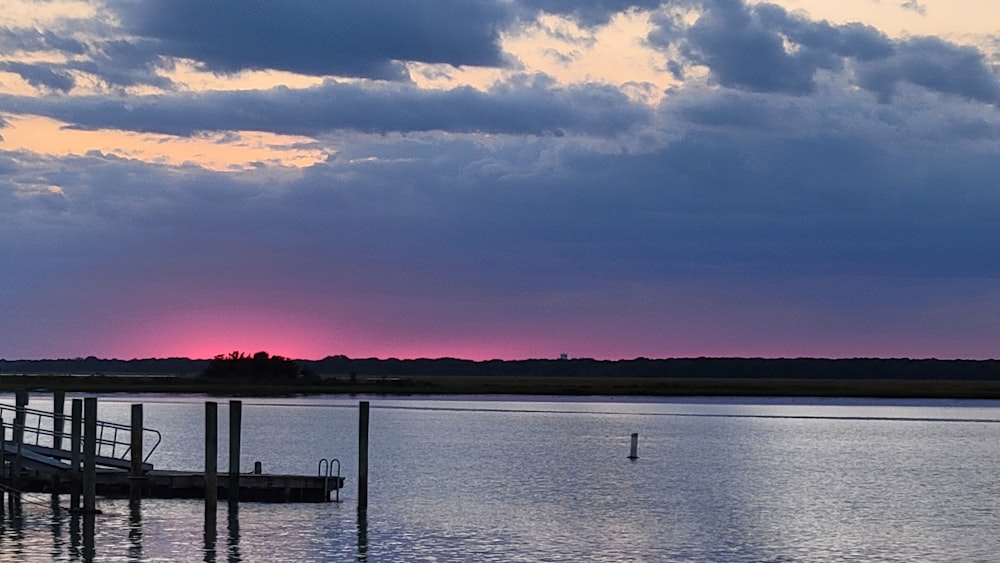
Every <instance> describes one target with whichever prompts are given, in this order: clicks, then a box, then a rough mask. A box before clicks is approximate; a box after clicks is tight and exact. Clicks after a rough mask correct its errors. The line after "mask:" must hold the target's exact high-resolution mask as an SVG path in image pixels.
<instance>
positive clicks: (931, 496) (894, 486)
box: [0, 396, 1000, 562]
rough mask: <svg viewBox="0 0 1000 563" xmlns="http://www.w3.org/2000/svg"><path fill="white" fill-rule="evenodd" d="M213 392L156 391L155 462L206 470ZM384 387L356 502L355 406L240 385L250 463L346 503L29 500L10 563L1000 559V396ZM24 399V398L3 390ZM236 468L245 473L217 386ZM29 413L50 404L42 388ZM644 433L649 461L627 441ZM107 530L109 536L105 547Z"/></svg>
mask: <svg viewBox="0 0 1000 563" xmlns="http://www.w3.org/2000/svg"><path fill="white" fill-rule="evenodd" d="M205 400H206V399H205V398H204V397H195V396H187V397H170V396H135V397H123V396H114V397H108V398H102V399H101V402H100V407H99V408H100V416H101V418H102V419H108V420H112V421H117V422H127V421H128V418H129V405H130V404H132V403H134V402H143V403H144V404H145V405H146V406H145V410H144V417H145V422H146V425H147V426H150V427H154V428H157V429H158V430H160V431H161V432H162V433H163V442H162V444H161V445H160V446H159V448H158V449H157V450H156V452H154V454H153V456H152V457H151V458H150V461H151V462H152V463H153V464H154V465H155V466H157V467H160V468H169V469H193V470H197V469H200V468H202V467H203V465H204V463H203V457H202V456H203V452H204V446H203V438H202V436H203V428H204V401H205ZM367 400H370V401H371V405H372V408H371V430H370V436H371V447H370V461H369V465H370V471H371V475H370V479H369V509H368V511H367V514H366V515H364V514H362V515H359V513H358V511H357V510H356V502H357V498H356V494H357V493H356V485H357V479H356V470H357V418H358V414H357V404H358V399H357V398H354V399H346V398H334V397H325V398H288V399H244V406H243V421H244V426H243V445H242V453H243V455H242V459H241V469H242V470H243V471H250V470H251V469H252V468H253V463H254V461H261V463H262V464H263V467H264V469H265V472H271V473H300V474H313V473H315V472H316V470H317V462H318V460H319V459H320V458H323V457H327V458H328V457H331V456H333V457H337V458H339V459H340V461H341V462H342V464H343V474H344V475H345V477H346V479H347V485H346V488H345V489H344V490H343V491H341V499H342V500H343V502H342V503H339V504H337V503H327V504H258V503H243V504H241V505H240V506H239V508H238V511H237V512H235V513H233V512H231V511H230V509H229V508H228V507H227V506H226V504H225V503H224V502H223V503H222V504H221V505H220V508H219V510H218V512H217V514H216V515H215V522H212V521H211V518H209V519H208V525H207V526H206V516H205V513H204V505H203V502H200V501H196V500H195V501H192V500H187V501H181V500H155V499H146V500H143V501H142V502H141V503H140V504H139V505H138V506H135V505H132V506H130V504H129V502H128V501H127V500H110V499H98V508H100V509H101V510H102V512H103V513H102V514H100V515H98V516H97V517H96V519H95V521H94V523H93V525H94V530H93V533H92V535H91V534H88V533H87V532H88V530H84V529H83V527H84V525H85V524H86V522H81V520H82V519H81V518H80V517H78V516H75V515H70V514H69V513H68V511H67V510H66V509H65V506H66V505H67V504H68V501H67V499H66V498H65V497H63V498H62V499H60V501H61V503H62V506H61V507H60V506H58V505H57V506H53V504H52V502H51V500H50V497H49V496H47V495H26V496H25V501H24V502H23V504H22V508H21V511H20V513H18V514H16V515H12V514H11V512H10V511H9V510H8V511H7V512H6V513H5V514H4V516H3V518H2V519H0V560H3V561H38V560H52V561H84V560H88V559H94V560H97V561H351V560H355V561H390V562H396V561H747V562H749V561H774V562H784V561H858V560H865V561H915V560H919V561H956V560H962V561H991V560H995V558H996V554H997V553H1000V536H997V534H996V533H995V531H996V530H997V529H998V528H1000V480H998V479H997V475H998V474H1000V473H998V472H1000V442H998V440H997V438H998V435H1000V402H985V401H979V402H961V401H859V400H841V401H837V400H817V399H813V400H767V399H754V400H741V399H728V400H725V399H723V400H709V399H691V400H676V399H675V400H642V399H621V398H605V399H588V400H557V399H549V398H512V397H499V398H497V397H472V398H429V399H427V398H421V399H415V398H414V399H386V398H379V397H371V398H367ZM0 401H3V402H7V403H8V404H12V403H13V398H12V397H9V396H0ZM219 402H220V409H219V411H220V424H219V427H220V434H221V436H220V444H219V445H220V450H221V451H220V460H219V466H220V467H228V461H227V460H228V457H227V452H226V445H227V443H228V440H227V438H226V436H225V434H226V426H227V423H226V421H227V420H228V418H227V408H226V406H227V405H226V400H224V399H223V400H220V401H219ZM30 406H31V407H32V408H38V409H46V408H50V403H46V401H45V397H43V396H37V397H33V398H32V403H31V405H30ZM632 432H638V433H639V449H638V453H639V459H638V460H635V461H630V460H628V459H627V455H628V453H629V436H630V434H631V433H632ZM90 537H92V538H93V540H92V545H91V543H90V539H89V538H90Z"/></svg>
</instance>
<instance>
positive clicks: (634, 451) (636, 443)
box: [628, 432, 639, 460]
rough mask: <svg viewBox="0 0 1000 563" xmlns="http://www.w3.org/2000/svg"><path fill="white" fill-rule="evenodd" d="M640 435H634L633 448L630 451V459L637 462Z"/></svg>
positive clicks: (636, 433) (635, 433)
mask: <svg viewBox="0 0 1000 563" xmlns="http://www.w3.org/2000/svg"><path fill="white" fill-rule="evenodd" d="M638 451H639V433H638V432H633V433H632V448H631V449H630V450H629V454H628V458H629V459H632V460H635V459H639V453H638Z"/></svg>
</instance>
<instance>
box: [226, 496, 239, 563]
mask: <svg viewBox="0 0 1000 563" xmlns="http://www.w3.org/2000/svg"><path fill="white" fill-rule="evenodd" d="M228 541H229V550H228V552H227V558H226V560H227V561H229V562H230V563H236V562H238V561H240V560H241V558H240V505H239V504H238V503H235V502H230V503H229V540H228Z"/></svg>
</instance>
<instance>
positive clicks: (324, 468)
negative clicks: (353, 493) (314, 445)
mask: <svg viewBox="0 0 1000 563" xmlns="http://www.w3.org/2000/svg"><path fill="white" fill-rule="evenodd" d="M334 463H336V464H337V473H336V474H334V473H333V464H334ZM316 472H317V474H318V475H319V476H320V477H323V478H324V479H323V497H324V498H325V499H326V500H330V477H333V478H334V479H336V480H335V481H334V486H333V488H334V490H335V491H337V492H336V497H337V498H336V499H335V500H334V502H340V460H339V459H337V458H330V459H329V460H327V459H326V458H323V459H321V460H319V467H317V468H316Z"/></svg>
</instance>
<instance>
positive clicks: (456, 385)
mask: <svg viewBox="0 0 1000 563" xmlns="http://www.w3.org/2000/svg"><path fill="white" fill-rule="evenodd" d="M19 389H28V390H35V391H53V390H62V391H67V392H79V393H157V394H208V395H231V396H261V397H268V396H288V395H552V396H574V397H579V396H634V397H692V396H705V397H843V398H887V399H888V398H899V399H1000V381H997V380H937V379H935V380H925V379H920V380H915V379H809V378H796V379H783V378H671V377H558V376H551V377H492V376H456V375H447V376H432V375H430V376H408V377H371V378H363V379H362V378H358V379H351V378H342V377H336V378H332V377H328V378H324V379H322V380H321V381H319V382H317V383H301V384H289V383H285V384H269V383H266V382H254V381H249V382H222V383H220V382H208V381H202V380H199V379H197V378H194V377H190V376H169V375H165V376H164V375H161V376H128V375H115V376H106V375H91V376H79V375H64V374H47V375H34V374H32V375H11V374H4V375H3V376H2V377H0V392H14V391H17V390H19Z"/></svg>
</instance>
